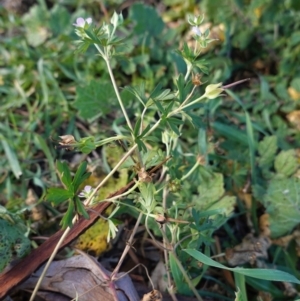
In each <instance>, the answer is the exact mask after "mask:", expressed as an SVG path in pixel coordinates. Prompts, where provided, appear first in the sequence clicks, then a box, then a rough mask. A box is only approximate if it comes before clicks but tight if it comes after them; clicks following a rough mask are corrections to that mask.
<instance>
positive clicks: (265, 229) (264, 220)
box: [259, 213, 271, 237]
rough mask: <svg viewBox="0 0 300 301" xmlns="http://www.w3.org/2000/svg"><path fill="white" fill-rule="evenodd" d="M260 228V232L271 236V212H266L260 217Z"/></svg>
mask: <svg viewBox="0 0 300 301" xmlns="http://www.w3.org/2000/svg"><path fill="white" fill-rule="evenodd" d="M259 229H260V233H261V234H262V235H264V236H267V237H270V234H271V230H270V222H269V214H268V213H265V214H263V215H261V216H260V218H259Z"/></svg>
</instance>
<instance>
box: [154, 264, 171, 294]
mask: <svg viewBox="0 0 300 301" xmlns="http://www.w3.org/2000/svg"><path fill="white" fill-rule="evenodd" d="M166 274H167V270H166V267H165V264H164V263H163V262H162V261H159V262H158V264H157V265H156V267H155V269H154V270H153V272H152V274H151V280H152V283H153V285H154V287H156V288H158V289H159V290H160V291H161V292H166V291H167V289H168V283H167V279H166Z"/></svg>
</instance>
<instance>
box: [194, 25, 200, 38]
mask: <svg viewBox="0 0 300 301" xmlns="http://www.w3.org/2000/svg"><path fill="white" fill-rule="evenodd" d="M192 32H193V33H194V34H195V35H197V36H199V37H201V36H202V33H201V31H200V29H199V27H197V26H193V27H192Z"/></svg>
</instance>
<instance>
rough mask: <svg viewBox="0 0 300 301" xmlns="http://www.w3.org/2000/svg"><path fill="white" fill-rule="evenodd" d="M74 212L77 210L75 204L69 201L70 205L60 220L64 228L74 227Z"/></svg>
mask: <svg viewBox="0 0 300 301" xmlns="http://www.w3.org/2000/svg"><path fill="white" fill-rule="evenodd" d="M74 212H75V206H74V203H73V202H69V207H68V210H67V212H66V213H65V215H64V216H63V218H62V219H61V221H60V225H61V226H62V228H63V229H66V228H67V227H69V228H72V226H73V222H72V220H73V217H74Z"/></svg>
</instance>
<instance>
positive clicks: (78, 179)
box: [72, 161, 91, 193]
mask: <svg viewBox="0 0 300 301" xmlns="http://www.w3.org/2000/svg"><path fill="white" fill-rule="evenodd" d="M86 167H87V162H85V161H84V162H82V163H81V164H80V165H79V167H78V169H77V171H76V174H75V176H74V179H73V182H72V185H73V187H74V192H75V193H76V192H77V190H78V188H79V186H80V184H81V183H82V182H84V181H85V180H86V179H87V178H88V177H89V176H90V175H91V173H89V172H86Z"/></svg>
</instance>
